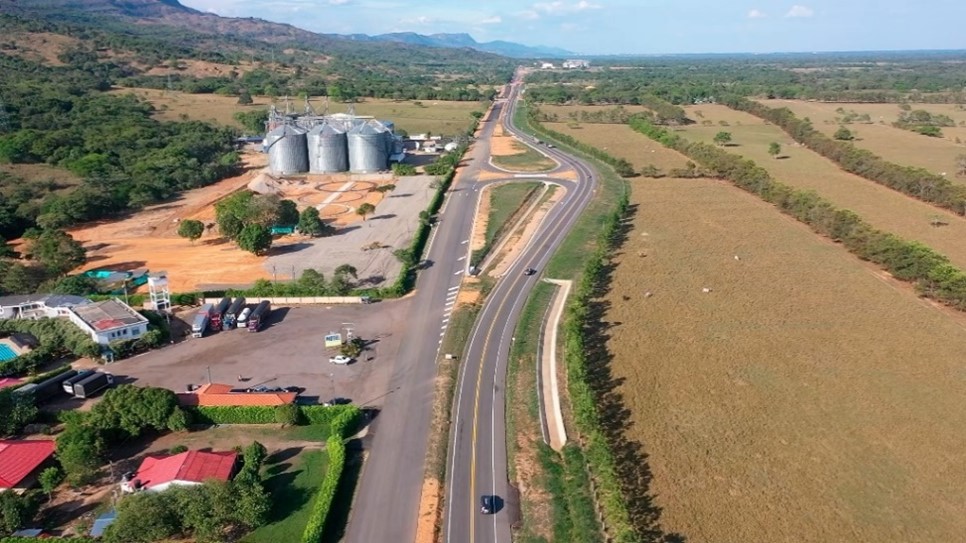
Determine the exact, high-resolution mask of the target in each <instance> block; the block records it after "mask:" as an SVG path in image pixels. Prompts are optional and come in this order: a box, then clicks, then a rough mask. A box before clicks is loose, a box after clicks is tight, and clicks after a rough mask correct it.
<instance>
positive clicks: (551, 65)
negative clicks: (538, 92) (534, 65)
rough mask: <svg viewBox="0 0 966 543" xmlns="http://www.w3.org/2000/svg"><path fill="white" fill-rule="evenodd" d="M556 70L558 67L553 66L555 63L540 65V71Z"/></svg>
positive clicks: (542, 63)
mask: <svg viewBox="0 0 966 543" xmlns="http://www.w3.org/2000/svg"><path fill="white" fill-rule="evenodd" d="M554 68H556V66H554V65H553V62H541V63H540V69H541V70H552V69H554Z"/></svg>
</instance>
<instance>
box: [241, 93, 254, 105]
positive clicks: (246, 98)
mask: <svg viewBox="0 0 966 543" xmlns="http://www.w3.org/2000/svg"><path fill="white" fill-rule="evenodd" d="M254 102H255V101H254V100H252V93H250V92H248V89H243V90H242V91H241V93H240V94H239V95H238V105H240V106H250V105H252V104H253V103H254Z"/></svg>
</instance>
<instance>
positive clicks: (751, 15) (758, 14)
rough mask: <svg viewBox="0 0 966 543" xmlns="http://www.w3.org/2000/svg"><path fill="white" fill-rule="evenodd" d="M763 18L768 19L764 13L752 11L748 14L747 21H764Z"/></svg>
mask: <svg viewBox="0 0 966 543" xmlns="http://www.w3.org/2000/svg"><path fill="white" fill-rule="evenodd" d="M765 17H768V16H767V15H765V12H764V11H761V10H760V9H753V10H751V11H749V12H748V18H749V19H764V18H765Z"/></svg>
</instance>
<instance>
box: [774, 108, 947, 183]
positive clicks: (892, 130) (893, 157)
mask: <svg viewBox="0 0 966 543" xmlns="http://www.w3.org/2000/svg"><path fill="white" fill-rule="evenodd" d="M761 103H763V104H765V105H766V106H768V107H772V108H779V107H787V108H788V109H790V110H792V112H793V113H795V115H796V116H798V117H799V118H804V117H808V118H809V119H811V120H812V124H813V125H814V126H815V128H816V129H818V130H821V131H822V132H824V133H826V134H828V135H830V136H831V135H832V134H834V133H835V131H836V130H838V127H839V126H840V125H839V123H838V122H836V118H841V117H842V114H840V113H836V112H835V110H836V109H838V108H842V109H843V110H845V111H846V112H851V111H855V112H856V113H859V114H862V113H867V114H869V116H870V117H871V119H872V124H861V123H854V124H849V125H845V126H846V128H848V129H849V130H851V131H852V132H853V133H854V134H855V135H856V138H857V139H856V141H855V145H856V146H857V147H859V148H862V149H868V150H869V151H872V152H873V153H875V154H877V155H879V156H881V157H883V158H885V159H886V160H888V161H890V162H895V163H897V164H903V165H907V166H919V167H920V168H925V169H927V170H929V171H931V172H934V173H941V172H947V173H948V175H949V178H950V179H951V180H953V181H956V180H957V179H956V178H955V177H954V172H955V171H956V168H955V160H956V156H958V155H961V154H966V145H964V144H962V143H959V144H957V143H956V138H959V140H960V141H961V142H962V141H966V127H961V126H956V127H943V128H942V131H943V137H942V138H930V137H927V136H923V135H920V134H916V133H913V132H910V131H909V130H903V129H901V128H896V127H894V126H892V123H894V122H895V121H896V120H897V119H898V118H899V112H900V111H901V110H900V109H899V106H898V104H837V103H835V104H830V103H823V102H803V101H800V100H761ZM910 106H911V107H912V109H924V110H926V111H928V112H930V113H941V114H943V115H948V116H949V117H951V118H952V119H953V120H954V121H956V122H957V123H959V122H960V121H966V110H961V109H957V108H956V106H954V105H951V104H910ZM880 121H881V122H880ZM959 181H960V182H962V183H966V178H959Z"/></svg>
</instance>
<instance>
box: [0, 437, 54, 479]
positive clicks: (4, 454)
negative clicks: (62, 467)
mask: <svg viewBox="0 0 966 543" xmlns="http://www.w3.org/2000/svg"><path fill="white" fill-rule="evenodd" d="M52 454H54V442H53V440H49V439H36V440H32V439H31V440H21V439H2V440H0V488H14V487H16V486H17V485H18V484H19V483H20V482H21V481H23V480H24V478H26V477H27V476H28V475H30V473H31V472H32V471H33V470H35V469H37V467H38V466H40V465H41V464H43V463H44V461H46V460H47V459H48V458H50V455H52Z"/></svg>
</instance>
